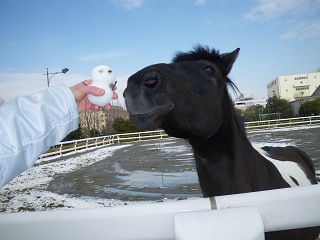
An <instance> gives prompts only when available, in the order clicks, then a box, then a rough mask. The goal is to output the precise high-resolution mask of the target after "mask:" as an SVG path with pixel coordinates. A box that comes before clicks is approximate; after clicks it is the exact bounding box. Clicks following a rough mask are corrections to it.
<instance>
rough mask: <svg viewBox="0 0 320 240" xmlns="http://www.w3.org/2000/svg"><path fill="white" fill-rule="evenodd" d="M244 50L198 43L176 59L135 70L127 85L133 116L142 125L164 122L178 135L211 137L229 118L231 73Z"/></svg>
mask: <svg viewBox="0 0 320 240" xmlns="http://www.w3.org/2000/svg"><path fill="white" fill-rule="evenodd" d="M239 50H240V49H239V48H238V49H236V50H235V51H233V52H231V53H227V54H221V55H220V54H219V52H218V51H216V50H214V49H212V50H210V49H209V48H208V47H202V46H197V47H196V48H195V49H194V51H191V52H188V53H181V52H180V53H177V55H176V56H175V58H174V59H173V62H172V63H170V64H164V63H160V64H155V65H151V66H148V67H145V68H143V69H142V70H140V71H138V72H137V73H135V74H133V75H132V76H131V77H130V78H129V79H128V84H127V88H126V90H125V91H124V97H125V102H126V107H127V110H128V112H129V116H130V119H131V120H132V122H133V123H134V124H135V125H136V126H137V127H139V128H142V129H145V130H155V129H157V128H159V127H160V128H163V129H164V130H165V131H166V132H167V134H169V135H170V136H174V137H180V138H186V139H189V138H192V137H193V138H204V139H207V138H209V137H210V136H212V135H213V134H214V133H215V132H216V131H217V129H218V128H219V126H220V124H221V122H222V121H223V113H222V111H223V108H224V99H226V98H227V99H229V96H228V93H227V90H226V89H227V85H228V84H231V85H233V83H232V82H231V80H230V79H229V78H228V77H227V75H228V74H229V72H230V70H231V68H232V65H233V63H234V62H235V60H236V58H237V56H238V53H239Z"/></svg>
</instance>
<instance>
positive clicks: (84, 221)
mask: <svg viewBox="0 0 320 240" xmlns="http://www.w3.org/2000/svg"><path fill="white" fill-rule="evenodd" d="M319 203H320V185H312V186H306V187H295V188H285V189H277V190H270V191H262V192H252V193H244V194H235V195H226V196H218V197H212V198H197V199H190V200H181V201H174V202H164V203H152V204H140V205H131V206H121V207H106V208H93V209H69V210H55V211H39V212H24V213H23V212H22V213H8V214H0V233H1V239H2V240H9V239H25V240H29V239H30V240H38V239H39V240H40V239H46V240H50V239H52V240H53V239H54V240H56V239H59V240H70V239H77V240H82V239H83V240H87V239H92V240H98V239H140V240H144V239H145V240H147V239H184V240H189V239H224V240H234V239H237V240H264V232H270V231H281V230H287V229H295V228H305V227H314V226H320V205H319Z"/></svg>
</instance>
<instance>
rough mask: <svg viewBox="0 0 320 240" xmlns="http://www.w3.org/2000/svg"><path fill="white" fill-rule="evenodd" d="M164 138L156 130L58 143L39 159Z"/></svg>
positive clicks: (163, 134)
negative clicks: (117, 144) (116, 144)
mask: <svg viewBox="0 0 320 240" xmlns="http://www.w3.org/2000/svg"><path fill="white" fill-rule="evenodd" d="M165 137H168V135H167V134H166V133H165V132H164V131H163V130H157V131H149V132H136V133H124V134H114V135H109V136H103V137H96V138H86V139H80V140H74V141H66V142H60V143H58V144H57V145H55V146H53V147H52V148H51V149H50V150H49V151H48V152H46V153H44V154H42V155H41V156H40V158H46V157H50V156H57V155H58V156H60V155H63V154H65V153H70V152H77V151H79V150H89V149H94V148H98V147H103V146H107V145H110V144H114V143H121V142H132V141H141V140H150V139H157V138H165Z"/></svg>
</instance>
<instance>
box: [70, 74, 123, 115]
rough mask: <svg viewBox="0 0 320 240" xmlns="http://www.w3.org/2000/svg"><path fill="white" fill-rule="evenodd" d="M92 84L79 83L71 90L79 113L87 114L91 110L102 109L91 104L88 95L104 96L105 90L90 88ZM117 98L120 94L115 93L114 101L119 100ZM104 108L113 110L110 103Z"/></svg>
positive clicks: (114, 88)
mask: <svg viewBox="0 0 320 240" xmlns="http://www.w3.org/2000/svg"><path fill="white" fill-rule="evenodd" d="M91 83H92V80H85V81H83V82H81V83H78V84H76V85H74V86H73V87H71V88H70V89H71V91H72V93H73V95H74V98H75V100H76V102H77V105H78V111H79V113H81V112H86V111H89V110H99V109H100V107H99V106H97V105H94V104H92V103H91V102H89V100H88V98H87V94H92V95H94V96H102V95H103V94H104V89H101V88H97V87H94V86H90V84H91ZM116 89H117V87H116V86H114V87H113V91H115V90H116ZM117 98H118V94H117V93H116V92H113V99H117ZM104 108H105V109H106V110H110V109H111V105H110V103H109V104H107V105H106V106H105V107H104Z"/></svg>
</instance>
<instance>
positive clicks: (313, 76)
mask: <svg viewBox="0 0 320 240" xmlns="http://www.w3.org/2000/svg"><path fill="white" fill-rule="evenodd" d="M319 86H320V68H318V69H317V70H316V71H315V72H313V73H304V74H296V75H287V76H279V77H276V78H275V79H274V80H272V81H271V82H270V83H269V84H268V87H267V91H268V97H273V96H276V97H278V98H282V99H286V100H288V101H289V102H292V101H296V100H299V99H302V98H306V97H310V96H311V95H312V94H313V93H314V92H315V90H316V89H317V88H318V87H319Z"/></svg>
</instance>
